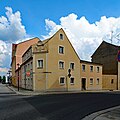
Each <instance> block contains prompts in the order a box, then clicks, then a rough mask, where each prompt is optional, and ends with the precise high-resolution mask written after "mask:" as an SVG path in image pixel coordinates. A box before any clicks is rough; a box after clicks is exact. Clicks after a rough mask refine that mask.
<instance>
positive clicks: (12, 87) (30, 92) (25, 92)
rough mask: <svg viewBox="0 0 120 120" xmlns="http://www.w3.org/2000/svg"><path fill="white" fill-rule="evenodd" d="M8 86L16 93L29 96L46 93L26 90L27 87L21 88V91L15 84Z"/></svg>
mask: <svg viewBox="0 0 120 120" xmlns="http://www.w3.org/2000/svg"><path fill="white" fill-rule="evenodd" d="M7 87H8V88H9V89H10V90H12V91H14V92H15V93H16V94H18V95H28V96H32V95H43V94H45V93H42V92H34V91H30V90H25V89H21V88H19V91H18V88H17V87H14V86H12V85H11V86H9V85H7Z"/></svg>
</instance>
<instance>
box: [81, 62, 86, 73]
mask: <svg viewBox="0 0 120 120" xmlns="http://www.w3.org/2000/svg"><path fill="white" fill-rule="evenodd" d="M83 66H85V69H86V65H85V64H82V71H83V72H85V69H84V70H83Z"/></svg>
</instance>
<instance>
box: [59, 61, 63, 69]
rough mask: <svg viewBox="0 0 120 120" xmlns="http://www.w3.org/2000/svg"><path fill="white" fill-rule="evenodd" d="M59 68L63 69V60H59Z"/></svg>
mask: <svg viewBox="0 0 120 120" xmlns="http://www.w3.org/2000/svg"><path fill="white" fill-rule="evenodd" d="M59 68H60V69H64V62H63V61H59Z"/></svg>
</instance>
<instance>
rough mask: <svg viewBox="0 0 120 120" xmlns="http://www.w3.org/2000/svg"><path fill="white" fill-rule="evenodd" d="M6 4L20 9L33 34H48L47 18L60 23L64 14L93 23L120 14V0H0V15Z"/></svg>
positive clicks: (26, 24)
mask: <svg viewBox="0 0 120 120" xmlns="http://www.w3.org/2000/svg"><path fill="white" fill-rule="evenodd" d="M6 6H8V7H11V8H12V9H13V12H15V11H20V13H21V17H22V23H23V25H25V27H26V31H27V33H28V34H30V35H33V36H40V35H41V34H47V33H46V30H45V19H47V18H49V19H51V20H53V21H54V22H56V23H58V24H59V22H60V21H59V19H60V18H61V17H62V16H67V15H68V14H70V13H75V14H77V15H78V17H79V18H80V17H82V16H85V17H86V19H87V20H88V21H89V22H90V23H93V22H95V21H99V20H100V18H101V16H104V15H105V16H106V17H111V16H112V17H113V16H114V17H119V15H120V0H0V15H5V7H6Z"/></svg>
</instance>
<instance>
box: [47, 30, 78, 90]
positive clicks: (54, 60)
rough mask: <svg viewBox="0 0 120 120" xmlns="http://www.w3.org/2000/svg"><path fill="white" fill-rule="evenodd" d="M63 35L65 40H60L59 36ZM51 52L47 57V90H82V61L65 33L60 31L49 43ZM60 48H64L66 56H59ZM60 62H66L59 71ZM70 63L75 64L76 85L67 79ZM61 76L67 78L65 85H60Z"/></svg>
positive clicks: (73, 74) (73, 72)
mask: <svg viewBox="0 0 120 120" xmlns="http://www.w3.org/2000/svg"><path fill="white" fill-rule="evenodd" d="M60 34H63V37H64V39H63V40H60V38H59V35H60ZM48 44H49V52H48V55H47V71H49V72H51V73H49V74H47V90H56V91H59V90H80V84H79V80H80V73H79V71H80V66H79V64H80V60H79V58H78V56H77V55H76V53H75V51H74V49H73V47H72V45H71V43H70V42H69V40H68V38H67V36H66V35H65V33H64V31H63V30H62V29H60V30H59V31H58V32H57V33H56V34H55V35H54V36H53V37H52V38H51V40H50V41H49V43H48ZM59 46H63V47H64V54H59ZM59 60H61V61H64V66H65V67H64V69H59ZM70 62H74V63H75V69H74V70H73V71H71V73H72V76H73V77H74V79H75V83H74V85H71V84H70V79H69V78H68V77H67V75H68V69H69V68H70ZM60 76H63V77H65V79H66V80H65V84H64V85H60V83H59V79H60Z"/></svg>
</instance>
